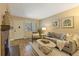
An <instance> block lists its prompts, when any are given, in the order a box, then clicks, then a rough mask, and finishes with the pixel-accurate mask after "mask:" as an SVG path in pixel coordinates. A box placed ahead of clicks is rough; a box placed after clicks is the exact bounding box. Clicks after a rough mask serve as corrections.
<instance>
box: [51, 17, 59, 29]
mask: <svg viewBox="0 0 79 59" xmlns="http://www.w3.org/2000/svg"><path fill="white" fill-rule="evenodd" d="M52 25H53V28H60V19H58V18H56V19H54V20H53V21H52Z"/></svg>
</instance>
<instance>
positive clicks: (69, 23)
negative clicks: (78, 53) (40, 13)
mask: <svg viewBox="0 0 79 59" xmlns="http://www.w3.org/2000/svg"><path fill="white" fill-rule="evenodd" d="M62 27H63V28H73V27H74V17H73V16H70V17H65V18H63V19H62Z"/></svg>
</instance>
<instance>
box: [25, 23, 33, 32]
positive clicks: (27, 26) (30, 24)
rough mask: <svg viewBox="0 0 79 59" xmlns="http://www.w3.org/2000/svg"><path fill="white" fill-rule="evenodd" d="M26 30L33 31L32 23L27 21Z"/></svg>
mask: <svg viewBox="0 0 79 59" xmlns="http://www.w3.org/2000/svg"><path fill="white" fill-rule="evenodd" d="M24 30H25V31H32V23H25V24H24Z"/></svg>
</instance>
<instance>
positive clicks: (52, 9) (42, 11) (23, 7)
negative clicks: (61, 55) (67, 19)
mask: <svg viewBox="0 0 79 59" xmlns="http://www.w3.org/2000/svg"><path fill="white" fill-rule="evenodd" d="M78 5H79V4H72V3H23V4H22V3H16V4H9V11H10V13H11V14H12V15H15V16H21V17H28V18H34V19H35V18H36V19H43V18H46V17H49V16H51V15H55V14H57V13H60V12H63V11H65V10H68V9H71V8H73V7H75V6H78Z"/></svg>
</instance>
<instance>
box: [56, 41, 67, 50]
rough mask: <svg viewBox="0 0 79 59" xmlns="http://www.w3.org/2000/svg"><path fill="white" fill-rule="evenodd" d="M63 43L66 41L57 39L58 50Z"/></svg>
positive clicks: (61, 47) (62, 46)
mask: <svg viewBox="0 0 79 59" xmlns="http://www.w3.org/2000/svg"><path fill="white" fill-rule="evenodd" d="M65 44H66V41H63V40H57V47H58V48H59V50H60V51H61V50H62V49H63V48H64V46H65Z"/></svg>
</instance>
